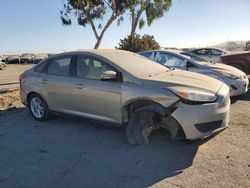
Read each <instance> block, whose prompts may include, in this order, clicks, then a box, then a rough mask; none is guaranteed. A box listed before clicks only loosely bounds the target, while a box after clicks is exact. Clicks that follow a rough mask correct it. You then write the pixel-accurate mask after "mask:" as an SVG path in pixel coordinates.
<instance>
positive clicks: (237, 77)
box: [215, 70, 240, 80]
mask: <svg viewBox="0 0 250 188" xmlns="http://www.w3.org/2000/svg"><path fill="white" fill-rule="evenodd" d="M215 72H217V73H219V74H222V75H224V76H226V77H227V78H229V79H232V80H237V79H240V76H237V75H235V74H231V73H229V72H225V71H221V70H215Z"/></svg>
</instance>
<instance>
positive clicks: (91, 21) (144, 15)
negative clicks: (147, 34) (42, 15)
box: [60, 0, 172, 48]
mask: <svg viewBox="0 0 250 188" xmlns="http://www.w3.org/2000/svg"><path fill="white" fill-rule="evenodd" d="M171 4H172V0H65V3H64V4H63V9H62V10H61V11H60V14H61V16H60V19H61V21H62V24H63V25H71V24H72V20H71V19H72V18H71V15H72V14H73V15H74V16H75V17H76V18H77V23H78V24H79V25H81V26H83V27H87V26H90V27H91V29H92V31H93V33H94V36H95V38H96V43H95V45H94V48H98V47H99V46H100V44H101V41H102V38H103V36H104V34H105V32H106V31H107V29H108V28H109V26H110V25H111V24H112V23H113V22H114V21H115V20H117V25H120V24H121V22H122V21H123V19H124V18H123V14H124V13H125V12H126V11H129V15H130V18H131V19H130V20H131V32H130V35H131V38H133V37H136V35H135V32H136V28H137V27H138V25H139V28H140V29H141V28H142V27H143V26H144V25H145V23H147V25H148V26H150V25H151V24H152V23H153V22H154V21H155V20H157V19H158V18H160V17H162V16H164V14H165V13H166V12H167V11H168V10H169V8H170V7H171ZM104 17H105V19H104ZM106 18H107V19H106Z"/></svg>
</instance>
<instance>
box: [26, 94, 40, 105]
mask: <svg viewBox="0 0 250 188" xmlns="http://www.w3.org/2000/svg"><path fill="white" fill-rule="evenodd" d="M33 94H36V95H38V96H40V97H41V98H42V99H43V97H42V96H41V95H39V94H38V93H36V92H30V93H29V94H28V95H27V104H28V103H29V100H30V97H31V95H33Z"/></svg>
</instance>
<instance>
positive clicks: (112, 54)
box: [49, 49, 167, 77]
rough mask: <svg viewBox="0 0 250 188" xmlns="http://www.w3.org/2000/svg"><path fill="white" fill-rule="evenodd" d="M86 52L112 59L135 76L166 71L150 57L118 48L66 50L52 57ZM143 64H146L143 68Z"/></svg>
mask: <svg viewBox="0 0 250 188" xmlns="http://www.w3.org/2000/svg"><path fill="white" fill-rule="evenodd" d="M81 53H85V54H86V55H87V54H90V55H97V56H100V57H102V58H105V59H107V60H109V61H111V62H112V63H113V64H115V65H116V66H118V67H120V68H121V69H123V70H124V71H126V72H128V73H130V74H132V75H133V76H138V77H141V76H142V77H143V76H145V75H148V74H150V73H152V72H154V71H166V70H167V68H166V67H164V66H163V65H160V64H158V63H156V62H154V61H152V60H150V59H148V58H145V57H143V56H140V55H138V54H136V53H133V52H129V51H125V50H116V49H90V50H78V51H73V52H66V53H61V54H57V55H55V56H52V57H51V58H56V57H60V56H61V55H67V54H81ZM49 59H50V58H49ZM142 66H144V67H143V68H142Z"/></svg>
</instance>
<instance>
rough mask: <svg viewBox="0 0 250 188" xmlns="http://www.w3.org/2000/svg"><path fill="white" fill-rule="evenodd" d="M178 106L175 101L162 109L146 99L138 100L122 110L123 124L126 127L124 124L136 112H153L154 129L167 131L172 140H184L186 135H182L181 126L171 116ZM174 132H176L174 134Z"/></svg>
mask: <svg viewBox="0 0 250 188" xmlns="http://www.w3.org/2000/svg"><path fill="white" fill-rule="evenodd" d="M178 104H179V101H177V102H176V103H173V104H172V105H170V106H169V107H164V106H162V105H161V104H159V103H157V102H154V101H151V100H147V99H140V100H136V101H133V102H131V103H129V104H127V105H126V106H125V107H124V108H123V109H122V119H123V123H124V124H125V126H126V124H127V123H128V121H129V119H130V118H131V117H132V114H133V113H134V112H135V113H137V112H141V111H144V110H146V111H151V112H155V113H154V116H153V119H154V120H155V123H156V127H158V128H159V127H162V128H165V129H167V130H168V131H169V132H170V133H171V135H172V138H175V139H185V138H186V135H185V133H184V130H183V128H182V126H181V125H180V123H179V122H178V121H177V120H176V119H175V118H174V117H172V116H171V114H172V113H173V112H174V110H176V108H177V107H178ZM145 118H147V117H145ZM156 127H154V128H156ZM156 129H157V128H156ZM175 130H176V131H177V132H175V133H174V131H175Z"/></svg>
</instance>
